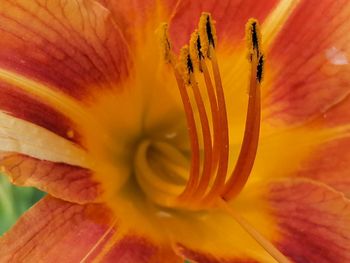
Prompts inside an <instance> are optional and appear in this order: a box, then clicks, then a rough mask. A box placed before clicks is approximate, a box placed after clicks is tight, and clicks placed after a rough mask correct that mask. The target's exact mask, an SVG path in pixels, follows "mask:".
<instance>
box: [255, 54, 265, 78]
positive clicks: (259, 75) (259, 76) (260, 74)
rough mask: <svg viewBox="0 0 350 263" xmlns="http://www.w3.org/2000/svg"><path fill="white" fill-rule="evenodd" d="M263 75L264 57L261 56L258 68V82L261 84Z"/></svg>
mask: <svg viewBox="0 0 350 263" xmlns="http://www.w3.org/2000/svg"><path fill="white" fill-rule="evenodd" d="M263 74H264V56H260V58H259V62H258V66H257V68H256V79H257V80H258V82H259V83H261V80H262V78H263Z"/></svg>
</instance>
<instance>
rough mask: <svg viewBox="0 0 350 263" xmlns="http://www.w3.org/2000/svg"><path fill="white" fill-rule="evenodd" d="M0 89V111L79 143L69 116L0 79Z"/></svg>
mask: <svg viewBox="0 0 350 263" xmlns="http://www.w3.org/2000/svg"><path fill="white" fill-rule="evenodd" d="M0 89H1V95H0V109H1V110H2V111H4V112H6V113H8V114H10V115H12V116H14V117H16V118H19V119H23V120H25V121H28V122H31V123H34V124H36V125H38V126H41V127H43V128H45V129H47V130H49V131H51V132H54V133H56V134H57V135H59V136H61V137H64V138H65V139H67V140H70V141H72V142H75V143H77V144H81V141H82V140H81V135H80V134H79V132H78V131H77V129H76V125H75V124H74V123H72V121H71V119H69V116H64V115H63V114H61V113H59V112H57V111H56V110H54V109H53V108H52V107H50V106H49V105H46V104H45V103H43V102H41V101H40V100H38V98H34V97H33V96H29V95H28V94H27V93H25V92H23V91H21V90H20V89H17V88H16V87H14V86H11V85H8V84H6V83H2V82H1V81H0Z"/></svg>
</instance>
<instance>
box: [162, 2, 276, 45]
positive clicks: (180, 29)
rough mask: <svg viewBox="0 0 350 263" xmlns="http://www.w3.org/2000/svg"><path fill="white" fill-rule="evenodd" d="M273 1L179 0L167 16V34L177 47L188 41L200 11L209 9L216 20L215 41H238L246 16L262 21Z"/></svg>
mask: <svg viewBox="0 0 350 263" xmlns="http://www.w3.org/2000/svg"><path fill="white" fill-rule="evenodd" d="M277 3H278V1H276V0H268V1H254V0H233V1H229V0H225V1H216V0H209V1H190V0H182V1H179V4H178V5H177V8H176V10H175V12H174V15H173V17H172V20H171V23H170V31H169V32H170V36H171V39H172V40H173V43H174V46H175V49H179V48H180V47H181V46H182V45H184V44H185V43H187V42H188V41H189V37H190V34H191V33H192V32H193V31H194V29H195V28H197V26H198V21H199V17H200V15H201V13H202V12H209V13H211V15H212V17H213V19H214V20H215V21H216V29H217V34H218V38H219V41H221V40H222V39H228V40H230V41H232V42H235V41H241V40H242V39H243V38H244V33H245V24H246V23H247V21H248V19H249V18H252V17H254V18H256V19H258V20H259V21H260V22H263V21H264V19H265V18H266V17H267V15H268V14H269V13H270V12H271V11H272V10H273V8H274V7H275V5H276V4H277Z"/></svg>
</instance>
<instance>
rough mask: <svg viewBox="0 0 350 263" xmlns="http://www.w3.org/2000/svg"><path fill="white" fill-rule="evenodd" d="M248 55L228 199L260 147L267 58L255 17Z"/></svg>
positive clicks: (243, 181)
mask: <svg viewBox="0 0 350 263" xmlns="http://www.w3.org/2000/svg"><path fill="white" fill-rule="evenodd" d="M247 34H248V35H247V42H248V45H250V47H248V50H249V51H248V52H249V53H248V59H249V61H250V62H251V72H250V87H249V101H248V112H247V119H246V124H245V131H244V137H243V142H242V146H241V151H240V153H239V156H238V160H237V163H236V166H235V168H234V171H233V173H232V176H231V178H230V179H229V181H228V182H227V184H226V187H225V191H224V194H223V195H222V196H223V198H224V199H225V200H230V199H232V198H234V197H236V196H237V195H238V194H239V193H240V192H241V190H242V189H243V187H244V186H245V184H246V182H247V180H248V178H249V175H250V173H251V170H252V168H253V165H254V161H255V157H256V152H257V149H258V142H259V134H260V118H261V99H260V82H261V80H262V76H263V64H264V58H263V55H262V54H261V51H260V47H259V43H260V39H261V36H260V29H259V25H258V23H257V21H256V20H253V19H250V20H249V21H248V24H247Z"/></svg>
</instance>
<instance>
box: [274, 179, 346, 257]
mask: <svg viewBox="0 0 350 263" xmlns="http://www.w3.org/2000/svg"><path fill="white" fill-rule="evenodd" d="M268 200H269V202H270V206H271V212H272V214H273V215H274V216H275V217H276V220H277V224H278V226H276V231H277V232H278V233H279V234H280V237H279V238H278V239H276V240H275V241H274V243H275V244H276V246H277V247H278V248H279V249H280V250H281V251H282V252H283V253H284V254H285V255H287V256H288V257H290V258H291V259H293V260H294V261H295V262H318V263H328V262H349V261H350V239H349V237H350V227H349V226H350V206H349V205H350V201H349V200H348V199H346V198H344V196H343V195H342V194H341V193H339V192H337V191H335V190H333V189H331V188H329V187H327V186H325V185H323V184H317V183H313V182H311V181H307V180H305V181H303V180H294V181H293V180H286V181H281V182H276V183H273V184H271V185H270V188H269V193H268Z"/></svg>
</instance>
